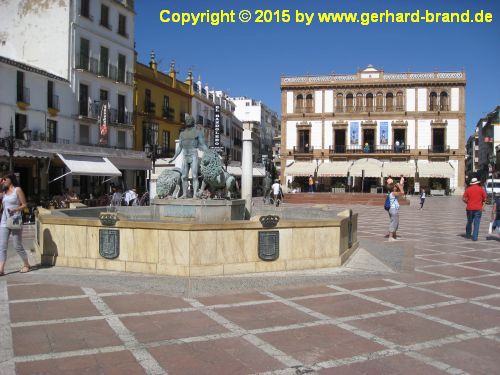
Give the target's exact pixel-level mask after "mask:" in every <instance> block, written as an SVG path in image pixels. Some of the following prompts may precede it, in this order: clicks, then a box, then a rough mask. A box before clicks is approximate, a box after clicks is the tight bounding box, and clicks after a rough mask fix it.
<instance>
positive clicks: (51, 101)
mask: <svg viewBox="0 0 500 375" xmlns="http://www.w3.org/2000/svg"><path fill="white" fill-rule="evenodd" d="M47 99H48V101H47V108H48V109H49V111H50V110H51V109H52V110H54V111H56V112H58V111H59V110H60V107H59V96H58V95H51V96H49V97H48V98H47Z"/></svg>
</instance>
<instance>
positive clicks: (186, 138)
mask: <svg viewBox="0 0 500 375" xmlns="http://www.w3.org/2000/svg"><path fill="white" fill-rule="evenodd" d="M198 149H200V150H201V151H203V152H205V151H207V150H208V146H207V145H206V143H205V137H204V136H203V133H202V132H201V131H199V130H198V129H196V128H195V126H194V119H193V117H191V116H189V115H187V116H186V127H185V129H184V130H182V131H181V133H180V135H179V148H178V149H177V150H176V152H175V155H174V157H173V158H172V159H171V160H170V162H173V161H174V160H175V159H176V158H177V157H178V156H179V155H180V153H181V152H182V151H184V159H183V161H182V168H181V175H182V198H187V196H188V195H187V191H188V180H189V170H191V176H192V178H193V197H197V195H198V164H199V162H198Z"/></svg>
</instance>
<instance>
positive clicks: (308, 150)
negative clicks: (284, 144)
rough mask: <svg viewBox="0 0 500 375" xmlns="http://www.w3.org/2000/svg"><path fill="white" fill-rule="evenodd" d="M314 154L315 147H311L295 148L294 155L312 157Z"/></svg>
mask: <svg viewBox="0 0 500 375" xmlns="http://www.w3.org/2000/svg"><path fill="white" fill-rule="evenodd" d="M313 152H314V147H313V146H310V147H305V146H293V154H294V155H297V154H305V155H311V156H312V154H313Z"/></svg>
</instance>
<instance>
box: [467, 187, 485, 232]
mask: <svg viewBox="0 0 500 375" xmlns="http://www.w3.org/2000/svg"><path fill="white" fill-rule="evenodd" d="M462 200H463V201H464V202H465V203H467V207H466V208H465V209H466V211H467V226H466V227H465V237H466V238H471V231H472V224H474V230H473V231H472V241H477V237H478V235H479V224H480V223H481V214H482V212H483V207H484V203H485V202H486V193H485V192H484V189H483V188H482V187H481V185H480V184H479V181H478V180H477V178H473V179H472V180H471V181H470V184H469V187H468V188H467V189H466V190H465V193H464V196H463V198H462Z"/></svg>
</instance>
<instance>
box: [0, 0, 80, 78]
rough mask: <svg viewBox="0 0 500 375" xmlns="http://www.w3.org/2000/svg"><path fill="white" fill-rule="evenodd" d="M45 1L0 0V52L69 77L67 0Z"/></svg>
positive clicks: (68, 9) (68, 16) (68, 14)
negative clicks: (48, 2) (48, 3)
mask: <svg viewBox="0 0 500 375" xmlns="http://www.w3.org/2000/svg"><path fill="white" fill-rule="evenodd" d="M37 3H38V4H37ZM45 3H46V2H43V4H42V2H40V1H38V2H36V1H19V0H6V1H0V14H1V15H2V17H1V22H0V55H2V56H5V57H8V58H10V59H13V60H17V61H21V62H24V63H26V64H29V65H33V66H36V67H39V68H40V69H43V70H46V71H48V72H50V73H53V74H55V75H58V76H60V77H63V78H66V79H69V60H68V58H69V50H68V46H69V19H70V7H69V0H63V1H50V5H45Z"/></svg>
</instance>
